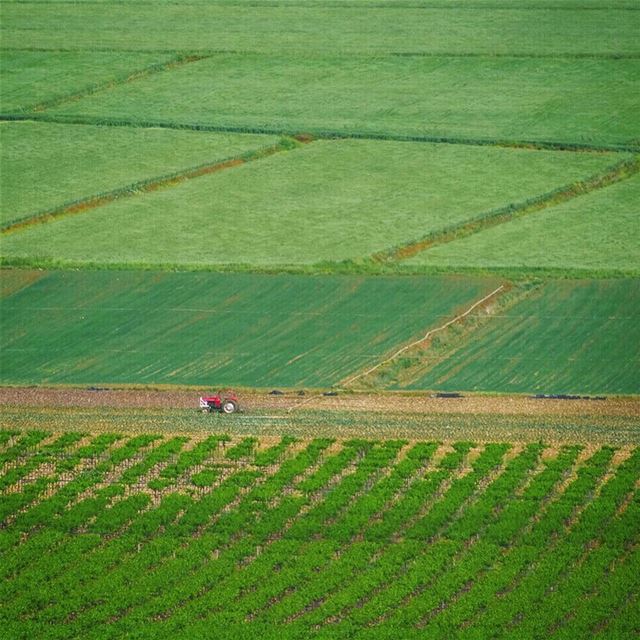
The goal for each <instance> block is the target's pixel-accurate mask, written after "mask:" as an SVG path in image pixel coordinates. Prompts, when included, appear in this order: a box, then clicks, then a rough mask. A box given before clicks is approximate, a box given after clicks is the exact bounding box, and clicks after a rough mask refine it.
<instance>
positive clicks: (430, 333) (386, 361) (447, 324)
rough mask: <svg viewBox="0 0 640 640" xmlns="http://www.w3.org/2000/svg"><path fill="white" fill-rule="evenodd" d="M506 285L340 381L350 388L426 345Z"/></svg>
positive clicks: (341, 384)
mask: <svg viewBox="0 0 640 640" xmlns="http://www.w3.org/2000/svg"><path fill="white" fill-rule="evenodd" d="M506 288H507V287H506V285H504V284H501V285H500V286H499V287H497V288H496V289H494V290H493V291H492V292H491V293H489V294H487V295H486V296H484V297H483V298H481V299H480V300H477V301H476V302H474V303H473V304H472V305H471V306H470V307H469V308H468V309H467V310H466V311H464V312H463V313H461V314H459V315H457V316H456V317H455V318H453V319H451V320H449V321H448V322H445V323H444V324H443V325H441V326H439V327H436V328H434V329H429V331H427V332H426V333H425V334H424V336H422V338H419V339H418V340H414V341H413V342H411V343H410V344H407V345H405V346H404V347H402V348H401V349H398V351H396V352H395V353H394V354H392V355H391V356H389V357H388V358H385V359H384V360H381V361H380V362H378V363H377V364H376V365H374V366H373V367H370V368H369V369H366V370H365V371H361V372H359V373H357V374H355V375H353V376H351V377H349V378H347V379H346V380H343V381H342V382H341V383H340V386H341V387H344V388H348V387H349V386H350V385H352V384H353V383H354V382H355V381H356V380H359V379H360V378H364V377H366V376H368V375H370V374H372V373H373V372H374V371H376V370H378V369H380V368H381V367H383V366H384V365H387V364H389V363H390V362H393V361H394V360H396V358H398V357H399V356H401V355H402V354H403V353H405V352H406V351H408V350H409V349H412V348H414V347H417V346H419V345H425V344H426V343H427V342H428V341H429V340H430V339H431V337H432V336H433V335H434V334H436V333H439V332H441V331H444V330H445V329H447V328H448V327H450V326H451V325H453V324H456V323H459V322H461V321H462V320H463V319H464V318H466V317H467V316H468V315H469V314H470V313H472V312H473V311H475V310H476V309H478V307H482V306H483V305H487V304H488V303H489V302H490V301H491V300H493V299H494V298H495V297H496V296H497V295H499V294H500V292H502V291H504V290H505V289H506Z"/></svg>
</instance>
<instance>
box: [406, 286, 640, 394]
mask: <svg viewBox="0 0 640 640" xmlns="http://www.w3.org/2000/svg"><path fill="white" fill-rule="evenodd" d="M639 369H640V282H639V281H638V280H634V279H628V280H585V281H550V282H547V283H546V284H545V285H544V286H543V287H541V288H540V289H538V290H537V291H535V292H534V293H533V294H532V295H530V297H528V298H526V299H525V300H523V301H522V302H520V303H518V304H517V305H516V306H514V307H512V308H510V309H509V310H508V311H506V312H505V313H500V314H498V315H496V316H494V317H492V318H491V320H490V321H489V322H488V323H486V324H485V325H484V326H483V327H481V328H480V329H478V330H477V331H476V332H474V333H473V334H472V335H471V337H470V338H469V339H468V340H466V341H463V342H462V343H461V344H459V345H458V346H457V348H454V349H453V350H452V351H451V352H449V353H448V354H447V355H446V356H445V358H444V359H443V360H442V361H441V362H440V363H438V364H436V365H435V366H434V367H433V368H431V369H430V370H429V371H428V372H427V373H426V374H425V375H424V376H423V377H421V378H420V379H418V380H416V381H414V382H413V383H411V384H410V385H408V386H409V388H412V389H441V390H468V391H492V392H495V391H504V392H515V393H518V392H529V393H531V392H537V393H568V394H576V393H577V394H580V393H594V394H639V393H640V380H639V378H638V370H639Z"/></svg>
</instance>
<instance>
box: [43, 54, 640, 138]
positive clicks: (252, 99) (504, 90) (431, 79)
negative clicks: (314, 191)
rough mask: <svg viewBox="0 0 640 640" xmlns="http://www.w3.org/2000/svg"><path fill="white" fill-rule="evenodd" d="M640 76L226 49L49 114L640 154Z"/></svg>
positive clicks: (526, 61) (559, 65)
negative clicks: (606, 148)
mask: <svg viewBox="0 0 640 640" xmlns="http://www.w3.org/2000/svg"><path fill="white" fill-rule="evenodd" d="M639 69H640V66H639V63H638V61H636V60H633V59H631V60H629V59H619V60H610V59H582V58H575V59H563V58H558V59H555V58H552V59H549V60H545V63H544V64H541V63H540V60H538V59H536V58H501V57H481V58H477V57H464V56H462V57H447V56H417V57H400V56H386V57H375V58H369V57H360V56H350V57H348V56H340V57H338V56H336V55H329V54H326V55H323V56H319V57H311V56H305V55H299V56H295V57H294V56H284V55H282V54H268V55H267V54H260V53H256V54H236V53H222V54H216V55H215V56H213V57H211V58H207V59H204V60H200V61H197V62H193V63H192V64H188V65H183V66H180V67H178V68H175V69H172V70H170V71H167V72H166V73H162V74H154V75H152V76H148V77H145V78H141V79H140V80H138V81H136V82H132V83H126V84H120V85H118V86H114V87H113V88H112V89H111V90H109V91H108V92H99V93H95V94H93V95H90V96H87V97H86V98H83V99H80V100H77V101H74V102H70V103H68V104H62V105H60V106H59V107H55V108H53V109H52V110H51V111H52V113H56V114H60V115H70V116H76V117H78V116H82V117H86V118H99V119H101V120H104V121H107V122H109V121H113V120H115V121H118V120H127V121H130V122H131V123H134V124H135V123H136V122H141V123H145V122H147V123H154V122H158V123H173V124H174V125H185V126H199V125H210V126H215V127H220V126H224V127H237V128H239V129H242V130H244V129H249V130H251V129H259V130H260V129H265V130H267V131H270V130H278V131H287V132H291V133H296V132H299V131H309V132H311V133H323V132H328V133H333V132H338V133H340V134H342V135H349V134H363V135H369V136H371V135H382V136H403V135H414V136H415V135H418V136H431V137H445V138H452V139H462V140H472V139H480V140H486V141H494V140H498V141H503V140H518V141H522V140H533V141H552V142H558V143H563V144H568V145H570V144H574V143H582V144H595V145H633V146H634V147H637V145H638V138H640V121H639V119H638V117H637V109H638V101H637V98H636V96H635V92H634V91H633V87H634V85H635V83H636V82H637V78H638V73H639ZM452 78H455V81H453V82H452ZM212 88H215V90H212Z"/></svg>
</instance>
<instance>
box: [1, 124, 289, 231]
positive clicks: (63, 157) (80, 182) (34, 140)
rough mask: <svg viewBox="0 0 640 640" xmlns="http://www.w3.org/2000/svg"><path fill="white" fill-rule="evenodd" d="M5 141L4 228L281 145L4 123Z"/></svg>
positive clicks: (260, 139)
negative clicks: (88, 199) (73, 204)
mask: <svg viewBox="0 0 640 640" xmlns="http://www.w3.org/2000/svg"><path fill="white" fill-rule="evenodd" d="M0 140H1V141H2V146H1V152H0V163H1V165H0V166H1V168H2V171H1V172H0V189H1V190H2V211H1V213H0V223H7V222H14V221H16V220H20V219H22V218H27V217H30V216H33V215H35V214H37V213H38V212H45V211H49V210H51V209H55V208H56V207H60V206H62V205H64V204H68V203H71V202H74V201H77V200H79V199H82V198H86V197H89V196H93V195H96V194H100V193H104V192H108V191H113V190H118V189H121V188H123V187H126V186H129V185H131V184H135V183H136V182H140V181H144V180H149V179H151V178H154V177H158V176H163V175H167V174H173V173H177V172H180V171H183V170H185V169H188V168H193V167H196V166H200V165H206V164H215V163H216V162H220V161H221V160H225V159H228V158H235V157H238V156H240V155H242V154H243V153H246V152H247V151H251V150H255V149H260V148H263V147H266V146H269V145H273V144H275V143H276V142H277V139H276V138H275V137H273V136H257V135H241V134H214V133H196V132H193V131H171V130H162V129H118V128H108V127H93V126H82V125H78V126H64V125H59V124H49V123H37V122H3V123H0ZM123 231H125V232H126V230H125V229H123Z"/></svg>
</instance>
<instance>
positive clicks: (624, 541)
mask: <svg viewBox="0 0 640 640" xmlns="http://www.w3.org/2000/svg"><path fill="white" fill-rule="evenodd" d="M0 443H1V444H0V459H1V460H2V462H3V463H4V464H5V471H4V473H3V474H2V475H0V487H2V492H3V493H2V501H1V502H0V519H1V520H2V523H3V528H2V532H1V535H0V554H1V557H2V563H1V567H2V569H1V574H2V577H3V582H2V584H1V585H0V593H1V594H2V601H3V609H2V612H1V613H0V619H1V621H2V628H3V631H4V633H5V634H7V636H8V637H11V638H15V639H22V638H25V639H27V638H34V637H38V638H58V639H63V638H64V639H66V638H85V639H94V638H95V639H98V638H100V639H105V638H119V637H125V636H132V637H136V638H141V639H142V638H154V639H156V638H205V637H208V638H211V637H215V638H229V639H230V638H243V639H244V638H247V637H260V638H283V639H286V638H292V639H293V638H296V639H297V638H300V639H303V638H316V637H317V638H397V637H402V638H416V639H417V638H425V637H429V638H451V637H454V636H455V637H457V638H465V639H466V638H469V639H471V638H478V637H489V636H496V637H515V636H518V637H523V638H534V637H548V638H568V639H575V638H587V637H589V638H597V639H600V638H602V639H605V638H606V639H608V638H631V637H634V636H635V635H637V633H638V631H640V619H639V618H638V612H637V609H636V607H635V604H636V595H635V594H637V593H638V588H639V587H640V582H639V578H638V572H637V566H638V562H639V561H640V557H639V554H638V542H639V541H640V540H639V537H638V535H639V534H638V532H639V530H640V529H639V525H640V500H639V498H640V494H639V493H638V488H637V485H638V481H639V480H640V450H639V449H637V448H636V449H634V448H632V447H625V448H623V449H621V450H617V451H616V450H615V449H614V448H612V447H608V446H604V447H591V448H590V449H583V447H581V446H571V445H567V446H553V447H546V446H545V445H544V444H541V443H535V444H529V445H521V444H515V445H510V444H491V443H489V444H484V445H475V444H473V443H471V442H457V443H452V444H447V445H441V444H439V443H435V442H415V441H414V442H410V443H408V442H406V441H402V440H386V441H376V440H353V439H352V440H340V441H333V440H332V439H319V438H317V439H314V440H302V441H296V440H295V439H294V438H288V437H283V438H282V439H280V440H278V439H276V440H274V439H273V438H272V439H270V440H264V439H257V438H251V437H249V438H244V439H240V438H237V437H234V438H231V437H229V436H228V435H209V436H208V437H201V438H192V437H169V436H168V437H164V438H163V437H162V436H158V435H147V434H145V435H138V436H135V437H131V436H127V437H123V436H121V435H113V434H107V433H102V434H100V435H96V434H95V433H94V434H81V433H56V434H52V433H48V432H45V431H24V432H17V431H13V432H11V431H0ZM612 612H614V613H613V615H612Z"/></svg>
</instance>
